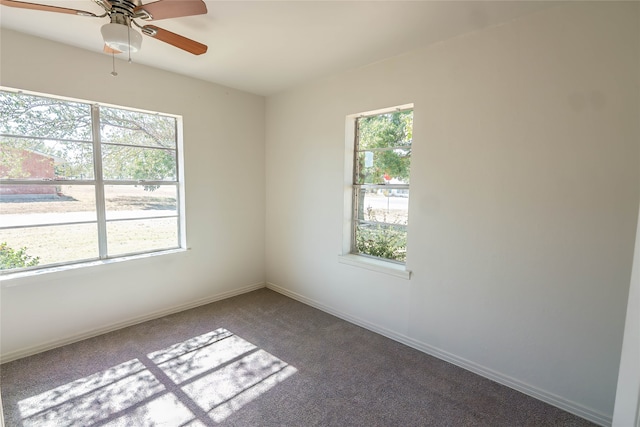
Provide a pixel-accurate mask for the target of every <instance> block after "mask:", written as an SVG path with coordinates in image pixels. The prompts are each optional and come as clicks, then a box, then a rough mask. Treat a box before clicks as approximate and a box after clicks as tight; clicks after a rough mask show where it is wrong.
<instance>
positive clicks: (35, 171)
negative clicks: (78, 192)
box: [0, 137, 93, 180]
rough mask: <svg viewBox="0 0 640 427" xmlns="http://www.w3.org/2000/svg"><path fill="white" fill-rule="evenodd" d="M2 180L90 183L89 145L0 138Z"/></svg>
mask: <svg viewBox="0 0 640 427" xmlns="http://www.w3.org/2000/svg"><path fill="white" fill-rule="evenodd" d="M0 178H2V179H21V180H25V179H33V180H50V179H93V146H92V144H91V143H90V142H68V141H53V140H42V139H22V138H5V137H0Z"/></svg>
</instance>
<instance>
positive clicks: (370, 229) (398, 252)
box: [356, 224, 407, 262]
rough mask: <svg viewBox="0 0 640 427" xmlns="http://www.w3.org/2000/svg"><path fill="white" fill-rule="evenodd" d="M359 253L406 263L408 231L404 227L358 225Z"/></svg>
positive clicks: (357, 242)
mask: <svg viewBox="0 0 640 427" xmlns="http://www.w3.org/2000/svg"><path fill="white" fill-rule="evenodd" d="M356 236H357V237H356V250H357V252H358V253H361V254H366V255H371V256H375V257H380V258H385V259H390V260H392V261H399V262H404V261H406V258H407V229H406V227H404V226H390V225H383V224H358V225H357V226H356Z"/></svg>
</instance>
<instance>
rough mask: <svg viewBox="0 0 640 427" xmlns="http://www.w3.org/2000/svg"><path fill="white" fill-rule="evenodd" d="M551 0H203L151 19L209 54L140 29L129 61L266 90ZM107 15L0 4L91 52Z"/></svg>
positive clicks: (2, 21)
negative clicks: (192, 8)
mask: <svg viewBox="0 0 640 427" xmlns="http://www.w3.org/2000/svg"><path fill="white" fill-rule="evenodd" d="M29 1H30V2H32V3H36V2H37V3H42V4H48V5H54V6H62V7H67V8H73V9H81V10H87V11H90V12H94V13H96V14H101V13H102V11H103V10H102V9H101V8H100V7H99V6H98V5H97V4H95V3H94V2H93V1H91V0H29ZM163 1H179V0H163ZM148 2H149V1H148V0H147V1H143V3H148ZM555 4H557V3H554V2H545V1H478V0H476V1H395V0H394V1H239V0H236V1H211V0H207V1H206V5H207V8H208V13H207V14H206V15H200V16H192V17H185V18H175V19H167V20H160V21H154V22H153V24H154V25H157V26H159V27H161V28H164V29H167V30H169V31H173V32H175V33H179V34H181V35H183V36H186V37H189V38H191V39H194V40H196V41H199V42H201V43H204V44H206V45H208V46H209V50H208V52H207V53H205V54H204V55H200V56H194V55H191V54H189V53H186V52H184V51H182V50H180V49H177V48H174V47H172V46H170V45H167V44H165V43H162V42H160V41H158V40H155V39H151V38H149V37H146V36H145V37H144V40H143V43H142V49H141V50H140V51H139V52H137V53H135V54H133V55H132V59H133V61H134V62H137V63H141V64H145V65H149V66H152V67H156V68H161V69H164V70H169V71H173V72H176V73H180V74H184V75H187V76H191V77H196V78H198V79H202V80H207V81H211V82H215V83H219V84H223V85H225V86H229V87H232V88H237V89H241V90H245V91H248V92H252V93H255V94H260V95H271V94H274V93H277V92H279V91H282V90H285V89H287V88H290V87H293V86H296V85H299V84H302V83H304V82H306V81H309V80H312V79H314V78H319V77H323V76H328V75H331V74H334V73H337V72H340V71H344V70H347V69H352V68H356V67H360V66H364V65H367V64H370V63H373V62H376V61H380V60H382V59H385V58H388V57H391V56H395V55H399V54H402V53H404V52H408V51H410V50H413V49H416V48H418V47H420V46H424V45H426V44H430V43H434V42H437V41H439V40H443V39H447V38H450V37H453V36H456V35H459V34H464V33H468V32H472V31H475V30H478V29H480V28H483V27H487V26H490V25H495V24H498V23H501V22H505V21H508V20H511V19H513V18H515V17H517V16H520V15H523V14H527V13H532V12H535V11H537V10H540V9H543V8H546V7H550V6H553V5H555ZM107 22H108V18H102V19H97V18H87V17H82V16H75V15H66V14H60V13H50V12H42V11H32V10H25V9H16V8H11V7H5V6H2V7H0V26H1V27H4V28H9V29H13V30H16V31H20V32H24V33H27V34H32V35H36V36H40V37H44V38H47V39H50V40H54V41H58V42H61V43H65V44H69V45H72V46H77V47H80V48H83V49H87V50H91V51H95V52H102V47H103V41H102V37H101V35H100V26H101V25H102V24H105V23H107ZM144 23H145V22H144V21H141V24H143V25H144ZM121 56H124V55H121ZM125 59H126V58H125Z"/></svg>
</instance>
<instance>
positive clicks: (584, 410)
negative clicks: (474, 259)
mask: <svg viewBox="0 0 640 427" xmlns="http://www.w3.org/2000/svg"><path fill="white" fill-rule="evenodd" d="M266 287H267V288H268V289H271V290H272V291H275V292H278V293H280V294H282V295H285V296H288V297H289V298H292V299H295V300H297V301H300V302H302V303H304V304H307V305H310V306H312V307H315V308H317V309H319V310H322V311H324V312H326V313H329V314H332V315H334V316H336V317H339V318H341V319H343V320H346V321H348V322H350V323H353V324H356V325H358V326H361V327H363V328H365V329H368V330H370V331H373V332H376V333H378V334H380V335H383V336H385V337H387V338H390V339H392V340H394V341H398V342H400V343H402V344H405V345H407V346H409V347H412V348H415V349H416V350H420V351H422V352H423V353H426V354H429V355H431V356H434V357H437V358H438V359H442V360H444V361H446V362H449V363H452V364H454V365H456V366H459V367H461V368H463V369H466V370H468V371H471V372H473V373H475V374H478V375H480V376H482V377H485V378H488V379H490V380H492V381H495V382H497V383H499V384H502V385H505V386H507V387H510V388H512V389H514V390H517V391H519V392H522V393H524V394H526V395H529V396H531V397H534V398H536V399H538V400H541V401H543V402H546V403H548V404H550V405H553V406H555V407H557V408H560V409H562V410H564V411H567V412H570V413H572V414H574V415H577V416H579V417H582V418H584V419H586V420H589V421H591V422H593V423H595V424H597V425H600V426H610V425H611V421H612V419H611V415H607V414H603V413H602V412H600V411H597V410H595V409H591V408H588V407H586V406H583V405H580V404H579V403H576V402H573V401H571V400H568V399H565V398H563V397H561V396H558V395H556V394H554V393H550V392H548V391H545V390H542V389H540V388H537V387H535V386H532V385H530V384H527V383H525V382H522V381H520V380H518V379H516V378H513V377H510V376H508V375H505V374H502V373H500V372H497V371H494V370H492V369H490V368H487V367H484V366H482V365H480V364H477V363H475V362H472V361H470V360H467V359H464V358H462V357H459V356H456V355H455V354H452V353H449V352H447V351H444V350H441V349H439V348H437V347H434V346H432V345H429V344H426V343H423V342H421V341H418V340H415V339H413V338H410V337H408V336H406V335H403V334H400V333H397V332H395V331H391V330H389V329H386V328H384V327H382V326H379V325H376V324H374V323H371V322H368V321H366V320H363V319H360V318H358V317H355V316H351V315H349V314H346V313H343V312H341V311H339V310H335V309H333V308H332V307H329V306H327V305H325V304H323V303H321V302H318V301H316V300H313V299H311V298H307V297H305V296H303V295H301V294H298V293H296V292H293V291H290V290H288V289H286V288H283V287H281V286H278V285H276V284H273V283H271V282H267V283H266Z"/></svg>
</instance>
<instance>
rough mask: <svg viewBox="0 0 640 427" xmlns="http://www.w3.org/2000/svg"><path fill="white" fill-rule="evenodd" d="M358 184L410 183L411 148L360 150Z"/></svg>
mask: <svg viewBox="0 0 640 427" xmlns="http://www.w3.org/2000/svg"><path fill="white" fill-rule="evenodd" d="M356 155H357V159H358V163H357V166H356V167H357V171H356V184H408V183H409V170H410V166H411V150H409V149H405V148H395V149H392V150H384V151H359V152H358V153H356Z"/></svg>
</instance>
